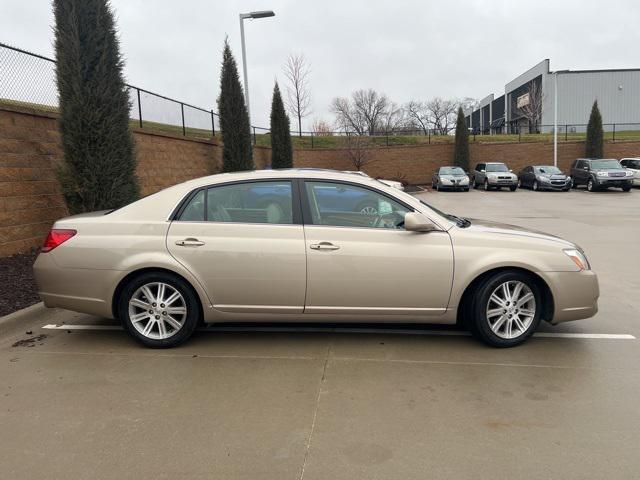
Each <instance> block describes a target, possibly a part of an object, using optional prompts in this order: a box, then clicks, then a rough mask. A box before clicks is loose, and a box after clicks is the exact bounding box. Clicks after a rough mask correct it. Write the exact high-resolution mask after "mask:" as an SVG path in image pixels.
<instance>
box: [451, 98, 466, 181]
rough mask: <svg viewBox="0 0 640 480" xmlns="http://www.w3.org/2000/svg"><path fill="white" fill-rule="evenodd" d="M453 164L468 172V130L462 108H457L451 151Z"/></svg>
mask: <svg viewBox="0 0 640 480" xmlns="http://www.w3.org/2000/svg"><path fill="white" fill-rule="evenodd" d="M453 164H454V165H455V166H457V167H460V168H462V169H463V170H464V171H465V172H468V171H469V129H468V128H467V121H466V120H465V118H464V112H463V111H462V107H459V108H458V119H457V120H456V138H455V145H454V149H453Z"/></svg>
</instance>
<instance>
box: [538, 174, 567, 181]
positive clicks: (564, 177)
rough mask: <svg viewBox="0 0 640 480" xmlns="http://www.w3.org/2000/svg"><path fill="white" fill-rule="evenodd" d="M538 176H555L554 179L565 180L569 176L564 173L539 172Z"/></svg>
mask: <svg viewBox="0 0 640 480" xmlns="http://www.w3.org/2000/svg"><path fill="white" fill-rule="evenodd" d="M536 176H537V177H543V178H553V179H554V180H565V179H566V178H567V176H566V175H565V174H564V173H537V174H536Z"/></svg>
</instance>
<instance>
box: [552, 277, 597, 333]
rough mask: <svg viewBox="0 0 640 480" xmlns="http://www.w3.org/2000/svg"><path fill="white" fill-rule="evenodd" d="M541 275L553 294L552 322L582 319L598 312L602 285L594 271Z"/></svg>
mask: <svg viewBox="0 0 640 480" xmlns="http://www.w3.org/2000/svg"><path fill="white" fill-rule="evenodd" d="M540 275H541V276H542V277H543V278H544V280H545V281H546V282H547V285H549V288H550V289H551V294H552V295H553V302H554V314H553V318H552V319H551V320H550V322H551V323H552V324H554V325H555V324H558V323H562V322H569V321H571V320H581V319H583V318H589V317H593V316H594V315H595V314H596V313H598V297H599V296H600V287H599V285H598V276H597V275H596V274H595V273H594V272H593V271H591V270H583V271H580V272H541V273H540ZM547 320H548V319H547Z"/></svg>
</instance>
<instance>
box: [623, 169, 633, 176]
mask: <svg viewBox="0 0 640 480" xmlns="http://www.w3.org/2000/svg"><path fill="white" fill-rule="evenodd" d="M625 175H626V176H627V177H633V172H632V171H631V170H627V171H626V172H625Z"/></svg>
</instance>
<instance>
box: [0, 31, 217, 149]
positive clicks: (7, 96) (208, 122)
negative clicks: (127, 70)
mask: <svg viewBox="0 0 640 480" xmlns="http://www.w3.org/2000/svg"><path fill="white" fill-rule="evenodd" d="M55 67H56V64H55V61H54V60H53V59H51V58H47V57H44V56H42V55H38V54H35V53H32V52H28V51H26V50H22V49H20V48H16V47H12V46H10V45H5V44H3V43H0V104H5V105H15V106H24V107H30V108H35V109H39V110H44V111H48V112H57V111H58V105H59V98H58V87H57V85H56V72H55ZM127 89H128V91H129V100H130V112H129V117H130V118H131V122H132V125H133V126H135V127H139V128H143V129H151V130H155V131H159V132H163V133H169V134H174V135H184V136H190V137H200V138H211V137H213V136H215V134H216V127H217V126H218V118H217V117H218V115H217V113H215V112H214V111H213V110H207V109H205V108H200V107H196V106H194V105H190V104H188V103H185V102H181V101H178V100H174V99H172V98H169V97H165V96H164V95H159V94H157V93H154V92H150V91H148V90H145V89H143V88H139V87H136V86H134V85H127Z"/></svg>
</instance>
